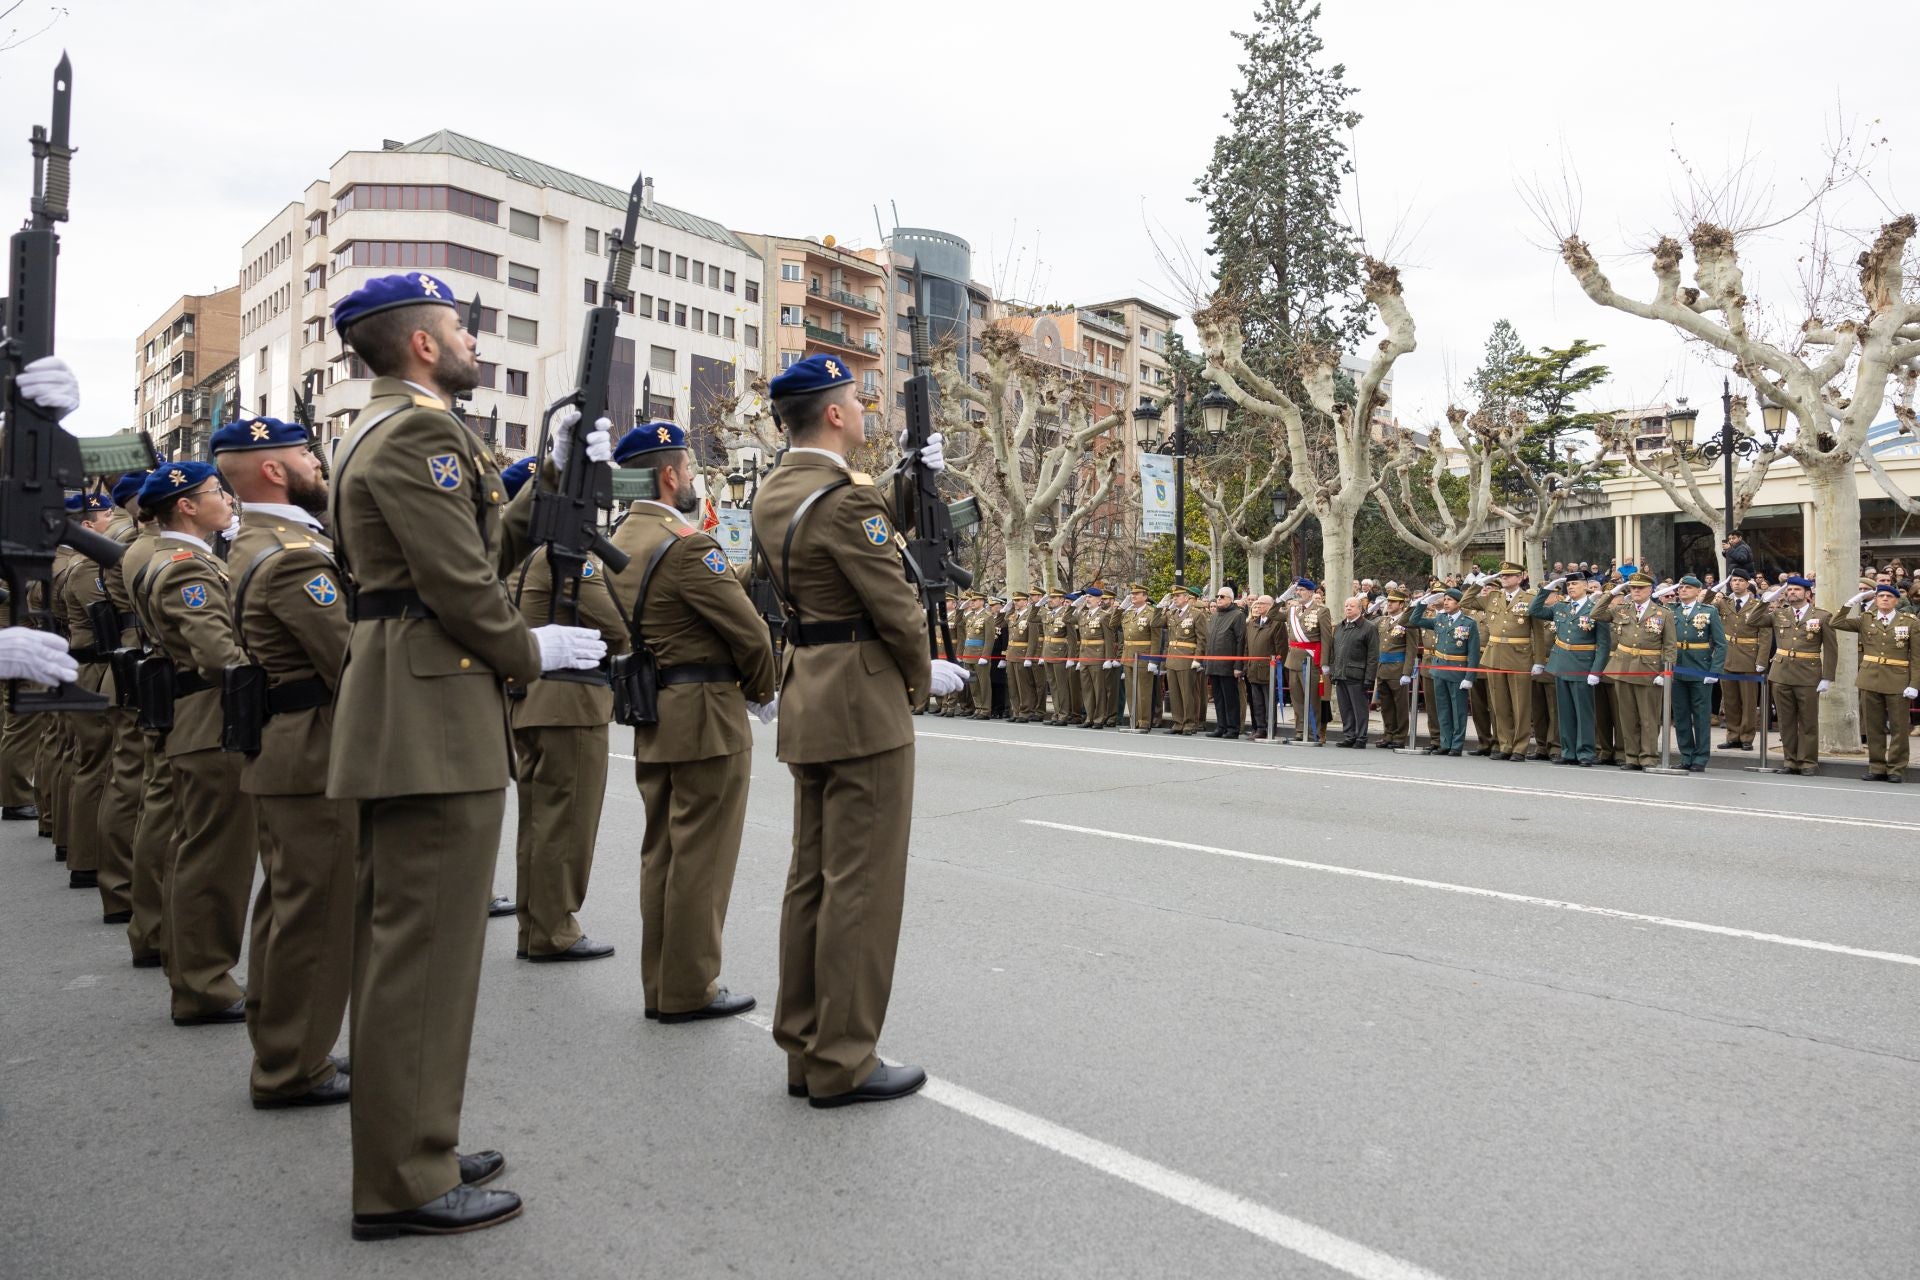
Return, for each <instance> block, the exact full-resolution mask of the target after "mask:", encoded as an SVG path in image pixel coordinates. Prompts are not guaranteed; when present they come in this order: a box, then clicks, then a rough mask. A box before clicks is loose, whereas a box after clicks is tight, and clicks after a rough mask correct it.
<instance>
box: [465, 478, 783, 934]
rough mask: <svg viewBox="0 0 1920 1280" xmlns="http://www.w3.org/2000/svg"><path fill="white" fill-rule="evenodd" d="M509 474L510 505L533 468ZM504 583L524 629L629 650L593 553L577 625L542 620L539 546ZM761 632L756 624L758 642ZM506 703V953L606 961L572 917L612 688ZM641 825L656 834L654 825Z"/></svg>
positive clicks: (558, 688) (576, 688)
mask: <svg viewBox="0 0 1920 1280" xmlns="http://www.w3.org/2000/svg"><path fill="white" fill-rule="evenodd" d="M507 471H509V472H515V473H516V474H517V475H518V476H519V477H520V479H519V481H518V484H516V483H515V479H514V477H513V476H509V475H508V474H507V472H502V473H501V479H500V482H501V484H502V486H504V487H505V489H506V491H507V496H508V497H509V499H511V498H512V497H513V495H514V494H516V493H518V492H519V485H523V484H525V483H526V482H527V480H528V479H530V478H531V469H530V468H528V467H525V466H523V465H522V464H521V463H515V464H514V465H513V466H512V467H509V468H508V469H507ZM508 585H509V587H510V588H511V590H512V591H513V596H514V601H515V603H516V604H518V605H519V607H520V616H521V617H522V618H523V619H524V620H525V621H526V624H527V626H528V627H538V626H544V625H545V624H546V623H548V622H549V621H554V620H558V621H560V622H562V623H567V624H577V625H579V626H582V627H587V628H590V629H592V630H594V631H597V632H598V633H599V635H600V638H601V640H602V641H604V642H605V643H606V646H607V652H608V653H614V654H619V653H625V652H626V651H627V645H628V640H627V624H626V622H625V620H624V619H623V618H622V617H621V616H620V607H619V606H618V605H617V604H615V603H614V598H613V594H612V592H611V591H609V590H608V581H607V574H606V566H604V565H603V564H601V563H600V561H599V560H598V559H596V558H595V557H593V556H591V555H589V556H588V557H587V563H586V564H585V565H584V566H582V568H581V578H580V597H579V600H580V614H579V617H578V618H577V619H576V618H574V617H572V616H571V615H569V614H567V613H565V612H562V613H559V614H558V615H556V618H550V617H549V616H548V615H549V614H550V613H553V610H552V608H551V605H552V602H553V567H552V564H551V563H550V562H549V561H548V559H547V553H546V551H545V550H544V549H542V548H538V547H536V548H535V549H534V550H533V552H532V553H531V554H530V555H528V556H527V557H526V558H525V559H523V560H522V561H521V562H520V565H519V567H518V568H517V569H515V570H514V572H513V575H512V577H511V578H510V579H509V583H508ZM741 591H742V593H743V594H744V592H745V588H741ZM766 631H767V629H766V626H765V625H764V624H762V626H761V627H760V634H761V635H762V636H763V637H764V636H765V635H766ZM769 643H771V642H769ZM594 674H595V675H596V676H598V675H599V673H598V672H596V673H594ZM511 706H512V717H513V745H514V755H515V771H514V773H515V776H514V781H515V786H516V798H517V800H518V809H519V814H518V820H519V821H518V827H517V828H516V830H515V833H514V853H513V863H514V879H515V887H514V899H515V901H516V903H517V904H518V907H517V910H516V911H515V915H516V917H517V920H518V924H519V937H518V940H517V943H516V945H515V947H514V950H513V954H514V955H515V956H516V957H517V958H519V959H522V960H526V961H528V962H530V963H532V964H559V963H569V964H570V963H574V962H578V961H586V960H604V959H606V958H607V957H608V956H610V955H612V954H613V951H614V948H613V944H612V943H610V942H596V941H594V940H593V939H592V938H590V937H588V936H587V935H586V933H585V932H584V931H583V930H582V929H581V927H580V921H579V919H578V917H577V915H576V913H577V912H578V911H579V910H580V908H581V907H582V906H583V905H584V904H585V903H586V900H587V882H588V880H589V879H590V878H591V876H592V874H593V850H594V846H595V844H596V843H597V842H598V841H599V838H600V811H601V809H602V808H603V807H604V804H605V799H606V794H607V740H608V728H607V726H608V723H609V722H610V721H611V720H612V718H613V688H612V686H611V685H609V684H608V683H607V681H606V680H605V679H604V678H597V679H595V680H594V681H593V682H591V683H586V682H582V681H574V680H535V681H534V682H533V683H532V684H530V685H528V686H526V688H525V689H524V691H521V693H520V696H518V697H515V698H514V699H513V700H512V703H511ZM647 829H648V831H649V832H652V830H653V823H652V821H651V819H650V820H649V821H648V824H647ZM661 835H662V837H663V838H664V836H665V832H664V831H663V832H662V833H661Z"/></svg>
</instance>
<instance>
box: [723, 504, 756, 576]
mask: <svg viewBox="0 0 1920 1280" xmlns="http://www.w3.org/2000/svg"><path fill="white" fill-rule="evenodd" d="M713 536H714V537H716V538H718V539H720V545H721V547H722V548H724V549H725V550H726V553H727V559H728V560H729V561H731V562H732V563H734V564H745V563H746V562H747V561H748V560H749V559H751V558H752V556H753V512H751V511H749V510H747V509H746V508H745V507H722V508H720V527H719V528H717V529H715V530H714V531H713Z"/></svg>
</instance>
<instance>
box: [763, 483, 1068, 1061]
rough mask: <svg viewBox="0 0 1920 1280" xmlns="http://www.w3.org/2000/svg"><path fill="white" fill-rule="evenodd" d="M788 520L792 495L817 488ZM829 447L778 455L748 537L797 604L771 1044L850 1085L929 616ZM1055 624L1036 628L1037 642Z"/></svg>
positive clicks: (785, 707) (882, 1010) (863, 1050)
mask: <svg viewBox="0 0 1920 1280" xmlns="http://www.w3.org/2000/svg"><path fill="white" fill-rule="evenodd" d="M829 486H833V487H832V488H831V489H830V490H829V491H828V492H826V493H824V494H822V495H821V496H820V497H818V498H817V499H815V500H814V501H813V503H812V505H811V507H810V508H809V509H808V511H807V514H806V516H805V519H804V520H801V521H800V522H799V523H798V526H797V527H795V517H796V515H797V513H798V512H799V509H800V506H801V504H802V503H805V502H807V501H808V500H809V498H812V497H813V495H815V494H816V493H820V491H821V490H825V489H828V487H829ZM892 490H893V487H892V486H875V485H874V483H873V482H872V481H871V480H870V479H868V478H867V477H866V476H864V475H860V474H858V473H855V472H852V471H850V470H849V469H848V467H847V466H846V463H845V462H844V461H843V460H842V459H840V458H838V457H837V456H835V455H831V454H828V453H825V452H822V451H820V450H814V449H799V448H795V449H789V450H788V451H787V453H786V455H785V456H784V457H783V458H782V459H781V461H780V464H779V465H778V466H777V467H775V468H774V470H773V474H771V475H770V476H768V477H767V479H766V480H764V481H763V482H762V483H761V485H760V493H759V496H758V497H757V498H756V499H755V500H754V504H753V531H754V539H755V543H756V545H759V546H765V547H781V546H785V545H786V544H787V543H788V540H789V537H791V551H790V554H783V555H782V556H781V557H780V558H779V560H778V561H776V563H775V564H774V565H773V571H774V574H775V577H776V579H778V580H779V581H780V582H781V583H782V586H783V592H782V594H783V597H784V598H785V599H786V600H787V601H788V602H789V604H790V606H791V607H793V608H795V609H797V612H798V617H797V620H795V621H794V622H793V623H791V624H790V626H791V629H792V630H793V631H794V632H797V638H796V641H795V642H794V643H793V644H791V645H790V646H789V647H788V648H787V650H786V652H785V654H784V655H783V662H784V667H783V670H782V673H781V685H780V702H781V706H780V714H779V718H778V720H777V721H776V724H777V725H778V726H779V728H778V734H777V737H778V754H779V758H780V759H781V761H783V762H784V763H785V764H786V765H787V768H788V771H789V772H790V773H792V775H793V808H794V815H793V817H794V822H793V826H794V831H793V861H792V865H791V866H790V868H789V869H788V872H787V886H786V894H785V897H784V899H783V900H782V904H781V913H780V991H779V996H778V999H777V1001H776V1007H775V1010H774V1020H773V1038H774V1042H775V1043H776V1044H777V1045H778V1046H779V1047H780V1049H781V1050H782V1051H783V1052H784V1053H785V1054H786V1055H787V1083H788V1085H789V1086H800V1085H804V1086H805V1088H806V1090H807V1092H808V1093H809V1094H811V1095H812V1096H814V1097H816V1098H818V1097H824V1096H833V1095H837V1094H842V1093H847V1092H851V1091H852V1090H854V1089H855V1088H857V1087H859V1086H860V1085H861V1084H863V1083H865V1081H866V1080H867V1077H868V1076H870V1075H871V1074H872V1073H873V1071H874V1069H875V1068H876V1067H878V1066H879V1065H880V1059H879V1057H878V1056H877V1054H876V1051H875V1046H876V1045H877V1044H878V1041H879V1037H880V1031H881V1027H882V1025H883V1023H884V1022H885V1020H886V1012H887V1004H888V1001H889V999H890V997H891V995H892V990H893V962H894V955H895V952H896V950H897V948H898V946H899V940H900V919H901V911H902V904H903V900H904V896H905V892H906V875H907V840H908V835H909V832H910V829H911V822H912V812H913V754H914V732H913V718H912V716H911V714H910V710H911V708H912V707H913V706H914V705H915V704H916V703H918V702H920V701H921V700H922V699H924V698H925V696H926V690H927V687H928V685H929V683H930V680H931V673H930V669H929V667H930V664H929V655H928V652H927V633H926V615H925V613H924V612H923V611H922V609H921V606H920V598H919V595H918V593H917V592H916V591H915V590H914V588H913V587H912V585H911V584H910V583H909V582H908V580H907V574H906V571H905V569H904V567H903V564H902V561H901V556H902V554H903V550H904V543H903V542H902V541H901V539H900V536H899V534H898V533H897V532H896V526H897V523H898V519H899V514H898V513H897V512H894V511H892V510H889V504H888V501H887V498H886V496H885V495H886V494H887V493H888V492H891V491H892ZM1051 642H1052V634H1051V631H1050V632H1049V643H1050V644H1051Z"/></svg>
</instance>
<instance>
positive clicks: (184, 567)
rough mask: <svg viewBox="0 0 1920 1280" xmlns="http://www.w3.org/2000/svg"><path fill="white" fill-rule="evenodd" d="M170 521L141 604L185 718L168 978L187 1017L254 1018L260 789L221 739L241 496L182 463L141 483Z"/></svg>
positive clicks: (231, 655) (171, 755)
mask: <svg viewBox="0 0 1920 1280" xmlns="http://www.w3.org/2000/svg"><path fill="white" fill-rule="evenodd" d="M140 505H141V506H142V507H144V508H146V510H147V511H148V512H150V513H152V515H153V516H154V517H155V518H156V519H157V520H158V521H159V523H160V530H161V532H160V549H159V550H158V552H157V553H156V554H155V557H154V562H153V564H152V565H151V571H150V572H148V573H146V574H144V575H142V576H143V579H144V583H143V595H142V596H140V597H137V598H136V600H137V603H138V604H139V607H140V611H141V615H142V616H143V617H144V618H145V619H146V622H147V629H148V633H149V634H150V635H151V636H152V637H153V642H154V644H155V646H156V647H157V648H158V649H159V650H160V651H161V652H163V653H164V654H165V655H166V656H167V657H168V658H170V659H172V660H173V667H174V677H173V684H174V694H175V696H174V704H173V727H172V728H171V729H169V730H168V731H167V734H166V752H167V763H168V765H169V766H170V767H171V769H172V774H173V788H174V792H175V794H176V797H177V799H176V803H177V805H178V809H177V816H176V818H175V830H176V838H177V840H178V844H177V845H176V847H175V851H174V861H173V871H172V875H171V877H170V879H169V881H168V887H167V910H166V920H167V923H166V935H167V977H168V978H169V979H170V980H171V982H172V983H173V1021H174V1025H175V1026H182V1027H186V1026H195V1025H199V1024H202V1023H210V1022H239V1021H241V1020H243V1019H244V1018H245V1017H246V1006H245V1004H244V1002H243V1000H242V995H243V993H242V992H241V990H240V984H239V983H237V982H235V981H234V979H233V972H232V971H233V967H234V965H236V964H238V963H239V961H240V944H241V937H242V934H243V933H244V932H245V930H246V925H247V896H248V891H249V890H251V889H252V888H253V868H254V857H255V854H256V853H257V851H258V849H259V839H258V829H257V827H256V826H255V819H254V812H253V798H252V797H251V796H247V795H244V794H243V793H242V792H241V790H240V763H241V760H240V757H239V756H237V755H232V754H229V753H228V752H225V751H222V750H221V749H220V730H221V706H220V697H221V695H220V682H221V679H222V677H223V674H224V673H225V671H226V669H227V668H228V667H230V666H235V665H237V664H238V663H239V662H240V647H239V645H238V644H237V643H236V642H235V638H234V626H233V601H232V594H231V586H230V583H229V581H228V577H227V566H226V565H225V564H223V563H222V562H221V561H220V559H219V558H218V557H216V556H215V555H214V553H213V543H212V540H213V538H214V537H216V536H217V535H219V534H220V533H221V532H223V531H224V530H225V529H226V528H227V527H228V525H229V523H230V522H231V521H232V520H233V517H234V512H235V504H234V501H233V499H232V498H231V497H230V496H229V495H228V493H227V490H226V488H225V486H224V485H223V484H222V483H221V481H220V476H219V474H218V473H217V472H216V471H215V470H214V469H213V467H212V466H211V465H210V464H208V463H205V462H173V463H168V464H166V465H165V466H162V467H160V468H158V469H157V470H155V471H154V473H153V474H152V475H150V476H148V477H147V479H146V482H145V483H144V484H142V485H141V486H140Z"/></svg>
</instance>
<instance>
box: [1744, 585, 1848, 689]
mask: <svg viewBox="0 0 1920 1280" xmlns="http://www.w3.org/2000/svg"><path fill="white" fill-rule="evenodd" d="M1805 608H1806V614H1805V616H1803V617H1796V616H1794V615H1795V610H1794V609H1793V607H1792V606H1791V605H1787V604H1781V605H1779V606H1777V607H1776V608H1772V609H1768V610H1767V611H1766V612H1765V613H1763V614H1761V615H1760V619H1759V625H1761V626H1762V627H1765V628H1768V629H1769V630H1770V631H1771V632H1772V633H1773V644H1774V650H1773V665H1772V666H1771V667H1769V668H1768V669H1767V679H1768V680H1770V681H1772V682H1773V683H1774V684H1789V685H1794V686H1803V685H1805V686H1811V685H1817V684H1819V683H1820V682H1821V681H1822V680H1831V679H1833V671H1834V668H1835V667H1836V666H1837V665H1838V664H1839V661H1840V643H1839V641H1838V640H1837V639H1835V637H1834V633H1833V627H1832V626H1830V625H1828V624H1830V623H1831V622H1832V621H1833V615H1832V614H1830V613H1828V612H1827V611H1826V610H1825V609H1818V608H1815V607H1814V606H1813V605H1812V604H1811V603H1809V604H1807V605H1806V606H1805Z"/></svg>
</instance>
